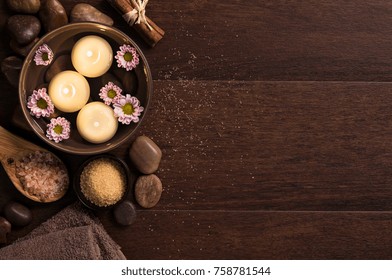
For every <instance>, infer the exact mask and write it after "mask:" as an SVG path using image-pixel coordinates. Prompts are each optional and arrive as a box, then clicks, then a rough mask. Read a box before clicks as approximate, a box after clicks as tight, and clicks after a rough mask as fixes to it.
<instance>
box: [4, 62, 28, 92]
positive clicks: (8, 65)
mask: <svg viewBox="0 0 392 280" xmlns="http://www.w3.org/2000/svg"><path fill="white" fill-rule="evenodd" d="M22 66H23V60H22V59H20V58H19V57H16V56H9V57H7V58H5V59H4V60H3V61H2V62H1V72H3V74H4V76H5V77H6V78H7V81H8V82H9V83H10V85H12V86H13V87H15V88H17V87H18V85H19V76H20V71H21V69H22Z"/></svg>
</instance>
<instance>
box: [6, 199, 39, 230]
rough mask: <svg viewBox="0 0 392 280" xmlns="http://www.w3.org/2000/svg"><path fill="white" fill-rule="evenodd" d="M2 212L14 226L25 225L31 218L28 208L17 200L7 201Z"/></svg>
mask: <svg viewBox="0 0 392 280" xmlns="http://www.w3.org/2000/svg"><path fill="white" fill-rule="evenodd" d="M3 212H4V217H5V218H6V219H7V220H8V221H9V222H10V223H11V224H12V225H14V226H19V227H23V226H27V225H28V224H30V222H31V221H32V219H33V215H32V213H31V211H30V209H29V208H27V207H26V206H24V205H22V204H20V203H18V202H13V201H11V202H8V203H7V204H6V205H5V206H4V209H3Z"/></svg>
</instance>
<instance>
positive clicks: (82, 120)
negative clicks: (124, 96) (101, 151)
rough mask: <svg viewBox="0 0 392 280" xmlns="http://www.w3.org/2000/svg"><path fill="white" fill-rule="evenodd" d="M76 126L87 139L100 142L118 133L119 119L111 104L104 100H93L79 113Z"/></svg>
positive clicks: (96, 142)
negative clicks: (103, 101) (115, 115)
mask: <svg viewBox="0 0 392 280" xmlns="http://www.w3.org/2000/svg"><path fill="white" fill-rule="evenodd" d="M76 127H77V129H78V131H79V134H80V135H81V136H82V137H83V138H84V139H85V140H87V141H89V142H91V143H95V144H99V143H103V142H106V141H108V140H110V139H111V138H112V137H113V136H114V134H116V131H117V127H118V121H117V119H116V118H115V117H114V112H113V109H112V108H111V107H110V106H108V105H105V104H104V103H102V102H91V103H89V104H87V105H86V106H84V107H83V108H82V110H80V112H79V113H78V117H77V118H76Z"/></svg>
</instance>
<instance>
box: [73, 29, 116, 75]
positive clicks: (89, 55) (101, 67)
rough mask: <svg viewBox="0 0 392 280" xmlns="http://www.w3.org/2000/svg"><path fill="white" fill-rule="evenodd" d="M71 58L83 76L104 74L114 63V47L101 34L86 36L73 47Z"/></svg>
mask: <svg viewBox="0 0 392 280" xmlns="http://www.w3.org/2000/svg"><path fill="white" fill-rule="evenodd" d="M71 60H72V65H73V66H74V67H75V69H76V70H77V71H78V72H79V73H80V74H82V75H83V76H86V77H89V78H95V77H98V76H102V75H103V74H105V73H106V72H107V71H108V70H109V68H110V66H111V65H112V61H113V51H112V47H111V46H110V44H109V43H108V42H107V41H106V40H105V39H103V38H101V37H99V36H94V35H90V36H86V37H83V38H82V39H79V41H77V42H76V44H75V45H74V47H73V48H72V54H71Z"/></svg>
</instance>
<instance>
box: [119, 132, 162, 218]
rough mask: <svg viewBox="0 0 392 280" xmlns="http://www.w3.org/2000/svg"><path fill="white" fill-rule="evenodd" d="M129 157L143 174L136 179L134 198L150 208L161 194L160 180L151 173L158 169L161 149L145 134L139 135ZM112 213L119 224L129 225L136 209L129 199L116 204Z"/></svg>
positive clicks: (144, 206)
mask: <svg viewBox="0 0 392 280" xmlns="http://www.w3.org/2000/svg"><path fill="white" fill-rule="evenodd" d="M129 157H130V159H131V161H132V163H133V164H134V165H135V167H136V168H137V169H138V171H140V172H141V173H143V174H144V175H141V176H140V177H139V178H138V179H137V180H136V185H135V199H136V201H137V203H138V204H139V205H140V206H141V207H143V208H152V207H154V206H155V205H157V203H158V202H159V199H160V198H161V194H162V182H161V180H160V179H159V178H158V177H157V176H156V175H155V174H153V173H155V172H156V171H157V170H158V167H159V163H160V161H161V158H162V151H161V149H160V148H159V147H158V146H157V144H155V143H154V141H152V140H151V139H150V138H148V137H147V136H139V137H138V138H136V140H135V141H134V142H133V144H132V146H131V148H130V150H129ZM113 214H114V218H115V219H116V221H117V222H118V223H119V224H120V225H130V224H132V223H133V222H134V221H135V219H136V210H135V207H134V205H133V204H132V203H131V202H130V201H124V202H122V203H121V204H119V205H118V206H116V207H115V209H114V211H113Z"/></svg>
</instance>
